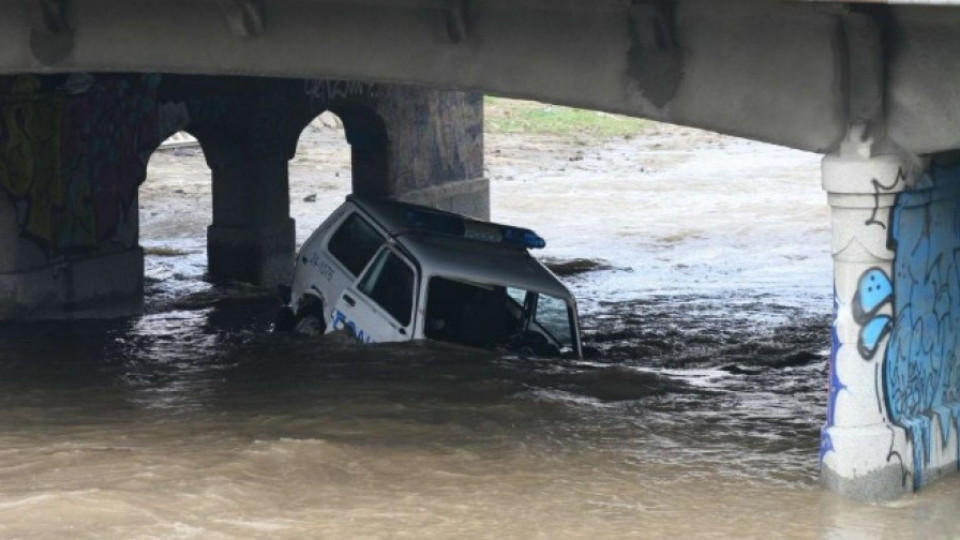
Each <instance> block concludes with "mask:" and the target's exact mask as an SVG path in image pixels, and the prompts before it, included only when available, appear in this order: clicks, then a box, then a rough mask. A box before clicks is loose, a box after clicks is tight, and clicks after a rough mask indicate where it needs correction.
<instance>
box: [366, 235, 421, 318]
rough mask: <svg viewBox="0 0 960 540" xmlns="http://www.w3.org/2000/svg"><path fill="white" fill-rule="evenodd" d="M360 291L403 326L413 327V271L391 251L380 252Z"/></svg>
mask: <svg viewBox="0 0 960 540" xmlns="http://www.w3.org/2000/svg"><path fill="white" fill-rule="evenodd" d="M359 289H360V291H361V292H362V293H364V294H366V295H367V296H368V297H370V299H371V300H373V301H374V302H376V303H377V305H379V306H380V307H381V308H383V310H384V311H386V312H387V313H389V314H390V315H391V316H392V317H393V318H394V319H396V320H397V322H399V323H400V325H401V326H407V325H409V324H410V316H411V314H410V312H411V311H413V270H412V269H411V268H410V267H409V266H407V264H406V263H405V262H403V260H402V259H400V257H397V255H396V254H394V253H393V252H392V251H390V250H389V249H385V250H383V251H381V252H380V255H379V256H378V257H377V260H376V261H374V263H373V265H372V266H371V267H370V270H368V271H367V273H366V275H364V276H363V279H362V280H360V287H359Z"/></svg>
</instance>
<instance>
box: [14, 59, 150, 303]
mask: <svg viewBox="0 0 960 540" xmlns="http://www.w3.org/2000/svg"><path fill="white" fill-rule="evenodd" d="M158 82H159V77H158V76H152V75H136V76H112V75H105V76H99V77H92V76H89V75H81V74H77V75H71V76H55V77H37V76H30V75H25V76H19V77H5V78H0V192H2V194H0V229H2V232H0V319H12V318H16V319H35V318H51V317H53V318H59V317H68V318H69V317H86V316H90V315H91V314H98V313H99V314H113V315H115V314H118V313H125V312H129V311H131V310H136V309H138V307H139V304H140V301H141V300H140V297H141V294H142V289H143V254H142V251H141V250H140V248H139V247H138V245H137V241H138V238H137V236H138V221H137V200H136V188H137V186H138V185H139V184H140V183H141V182H142V181H143V179H144V178H145V176H146V164H147V160H148V159H149V156H150V154H151V153H152V151H153V150H154V149H155V148H156V147H157V146H158V145H159V144H160V141H162V140H163V138H165V136H166V135H168V134H169V133H166V132H165V131H164V129H165V128H164V122H163V120H162V116H163V111H162V110H161V109H158V108H157V107H156V90H157V84H158Z"/></svg>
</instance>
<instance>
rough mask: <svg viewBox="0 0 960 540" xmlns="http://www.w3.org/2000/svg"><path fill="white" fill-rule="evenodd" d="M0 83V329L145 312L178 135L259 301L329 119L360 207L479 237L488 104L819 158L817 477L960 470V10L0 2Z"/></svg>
mask: <svg viewBox="0 0 960 540" xmlns="http://www.w3.org/2000/svg"><path fill="white" fill-rule="evenodd" d="M0 74H2V75H0V199H2V200H0V208H2V209H3V210H2V211H0V248H2V251H0V318H3V319H7V320H36V319H50V318H73V317H89V316H109V315H120V314H125V313H130V312H134V311H136V310H137V309H138V308H139V306H140V302H141V295H142V283H143V276H142V272H143V255H142V251H141V250H140V248H139V247H138V245H137V244H138V233H137V205H136V194H137V187H138V185H139V184H140V182H142V181H143V179H144V177H145V168H146V163H147V159H148V158H149V156H150V154H151V152H152V151H153V150H154V149H155V148H156V147H157V146H158V145H159V144H160V142H161V141H162V140H163V139H164V138H165V137H166V136H168V135H170V134H172V133H173V132H175V131H177V130H180V129H184V130H187V131H189V132H190V133H192V134H193V135H195V136H196V137H197V138H198V139H199V140H200V142H201V143H202V146H203V150H204V154H205V156H206V159H207V162H208V164H209V165H210V168H211V170H212V181H213V186H214V190H213V192H214V202H213V206H214V208H213V224H212V225H211V226H210V228H209V233H208V237H209V243H208V246H209V247H208V249H209V271H210V274H211V276H213V277H215V278H233V279H243V280H247V281H251V282H254V283H259V284H264V285H270V284H274V283H276V282H277V281H279V280H281V279H282V278H283V277H284V273H285V272H286V271H287V269H288V267H289V261H290V260H291V257H292V252H293V248H294V239H293V224H292V222H291V220H290V218H289V196H288V193H287V188H288V186H287V161H288V160H289V159H290V158H291V157H292V154H293V151H294V148H295V144H296V140H297V137H298V135H299V133H300V131H301V130H302V128H303V127H304V126H305V125H306V124H307V123H308V122H309V121H310V119H312V118H313V117H315V116H316V115H318V114H319V113H320V112H322V111H324V110H332V111H334V112H336V113H337V114H339V115H340V116H341V117H342V118H343V120H344V123H345V126H346V133H347V139H348V142H349V143H350V145H351V148H352V153H353V189H354V190H355V191H358V192H364V193H369V194H377V195H383V196H392V197H399V198H406V199H410V200H418V201H421V202H428V203H430V204H435V205H438V206H444V207H447V208H453V209H457V210H460V211H462V212H466V213H471V214H475V215H480V216H483V215H486V214H487V213H488V211H489V197H488V188H487V185H486V183H485V181H484V179H483V178H482V144H483V142H482V109H481V100H480V95H481V93H491V94H497V95H502V96H511V97H522V98H534V99H538V100H542V101H549V102H555V103H561V104H569V105H575V106H581V107H588V108H595V109H601V110H606V111H612V112H619V113H625V114H629V115H633V116H639V117H645V118H651V119H656V120H661V121H667V122H673V123H680V124H686V125H691V126H698V127H702V128H707V129H712V130H715V131H718V132H722V133H728V134H734V135H739V136H743V137H749V138H752V139H757V140H762V141H767V142H772V143H776V144H781V145H786V146H790V147H794V148H799V149H804V150H810V151H815V152H820V153H823V154H825V155H826V157H825V158H824V161H823V186H824V188H825V189H826V191H827V193H828V197H829V202H830V204H831V206H832V207H833V209H834V218H833V227H834V234H833V254H834V260H835V273H836V278H835V290H836V294H835V308H836V319H835V323H834V325H833V352H832V355H831V376H830V384H829V388H830V390H829V395H830V399H829V409H828V411H827V422H826V425H825V427H824V430H823V434H822V444H821V451H820V459H821V463H822V478H823V481H824V483H825V484H826V485H827V486H829V487H830V488H832V489H835V490H838V491H840V492H841V493H844V494H847V495H850V496H853V497H858V498H863V499H881V498H889V497H893V496H896V495H897V494H899V493H902V492H905V491H910V490H914V489H919V488H920V487H922V486H923V485H925V484H927V483H929V482H930V481H932V480H934V479H936V478H938V477H939V476H941V475H943V474H945V473H947V472H953V471H956V470H957V468H958V462H960V444H958V438H960V346H958V338H960V255H958V254H960V159H958V158H960V153H957V152H956V150H958V149H960V87H958V85H957V81H960V2H953V1H907V0H903V1H902V2H892V1H891V2H882V3H881V2H876V3H874V2H847V3H837V2H810V1H800V0H798V1H774V0H768V1H761V0H676V1H669V0H566V1H562V2H560V1H556V0H362V1H350V2H347V1H343V0H313V1H310V0H299V1H294V0H273V1H268V0H221V1H213V0H206V1H203V0H197V1H183V0H168V1H163V0H156V1H146V0H140V1H130V0H76V1H70V0H22V1H19V2H4V3H2V4H0ZM410 85H417V86H410Z"/></svg>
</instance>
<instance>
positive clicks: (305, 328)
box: [293, 296, 327, 336]
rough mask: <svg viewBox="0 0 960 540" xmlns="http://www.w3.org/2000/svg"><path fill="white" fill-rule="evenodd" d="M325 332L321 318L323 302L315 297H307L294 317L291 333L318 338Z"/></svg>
mask: <svg viewBox="0 0 960 540" xmlns="http://www.w3.org/2000/svg"><path fill="white" fill-rule="evenodd" d="M326 330H327V324H326V322H325V321H324V317H323V301H322V300H320V299H319V298H317V297H315V296H307V297H306V298H305V301H304V303H303V306H301V308H300V313H299V314H298V315H297V316H296V317H294V322H293V331H294V332H296V333H298V334H303V335H307V336H319V335H323V333H324V332H325V331H326Z"/></svg>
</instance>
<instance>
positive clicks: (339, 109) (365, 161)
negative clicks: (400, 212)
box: [301, 101, 392, 197]
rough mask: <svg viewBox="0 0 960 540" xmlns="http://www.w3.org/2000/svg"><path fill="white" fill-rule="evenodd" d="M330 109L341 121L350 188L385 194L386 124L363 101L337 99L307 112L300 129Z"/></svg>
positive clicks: (387, 168)
mask: <svg viewBox="0 0 960 540" xmlns="http://www.w3.org/2000/svg"><path fill="white" fill-rule="evenodd" d="M326 111H330V112H332V113H334V114H336V115H337V117H339V118H340V121H341V122H343V128H344V134H345V135H346V139H347V143H348V144H349V145H350V157H351V159H350V161H351V167H350V168H351V191H352V192H353V193H354V194H357V195H365V196H370V197H386V196H389V195H390V194H391V193H392V186H391V182H390V138H389V134H388V133H387V124H386V122H385V121H384V119H383V117H382V116H380V114H379V113H378V112H377V111H376V109H375V108H374V107H373V106H371V105H368V104H365V103H358V102H351V101H346V102H339V103H333V104H330V105H329V106H325V107H323V108H321V109H315V110H313V111H311V116H310V117H309V119H308V120H307V121H306V122H305V123H304V124H303V126H302V127H301V133H302V130H303V129H305V128H306V126H307V125H308V124H309V123H310V122H312V121H313V120H314V119H315V118H317V117H318V116H320V115H321V114H323V113H324V112H326Z"/></svg>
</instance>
